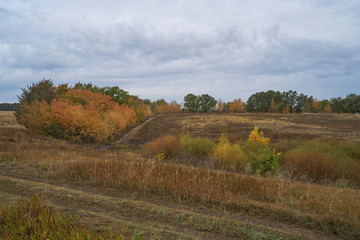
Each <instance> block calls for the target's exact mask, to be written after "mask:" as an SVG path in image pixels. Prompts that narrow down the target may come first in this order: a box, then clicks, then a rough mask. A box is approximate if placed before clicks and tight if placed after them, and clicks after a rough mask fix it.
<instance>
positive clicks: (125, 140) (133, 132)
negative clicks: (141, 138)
mask: <svg viewBox="0 0 360 240" xmlns="http://www.w3.org/2000/svg"><path fill="white" fill-rule="evenodd" d="M154 118H155V117H151V118H149V119H148V120H146V121H145V122H143V123H141V124H139V125H138V126H136V127H134V128H133V129H131V130H130V131H129V132H128V133H127V134H125V136H123V137H122V138H121V139H120V140H118V141H116V142H113V143H110V144H106V145H102V146H99V147H98V148H100V149H107V148H111V147H113V146H116V145H119V144H126V143H128V142H129V139H130V138H131V137H132V136H134V135H135V134H136V133H137V132H138V131H139V130H140V129H142V128H143V127H144V126H145V125H146V124H147V123H149V122H150V121H152V120H153V119H154Z"/></svg>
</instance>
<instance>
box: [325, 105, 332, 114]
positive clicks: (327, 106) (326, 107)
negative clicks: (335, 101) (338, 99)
mask: <svg viewBox="0 0 360 240" xmlns="http://www.w3.org/2000/svg"><path fill="white" fill-rule="evenodd" d="M324 112H326V113H331V112H332V109H331V106H330V103H328V104H327V105H326V106H325V107H324Z"/></svg>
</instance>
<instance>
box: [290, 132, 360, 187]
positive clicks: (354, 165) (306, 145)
mask: <svg viewBox="0 0 360 240" xmlns="http://www.w3.org/2000/svg"><path fill="white" fill-rule="evenodd" d="M359 149H360V144H356V143H354V142H340V141H337V140H329V139H314V140H308V141H302V142H299V143H298V144H297V146H295V147H294V148H293V149H291V150H289V151H288V152H287V154H286V155H285V157H284V160H283V162H284V165H285V167H286V169H287V170H288V171H290V173H291V174H292V176H293V177H294V178H298V179H299V178H302V179H307V180H309V181H314V182H326V183H340V184H342V185H344V184H345V186H346V185H350V186H355V187H359V186H360V174H359V173H360V153H359V152H360V150H359Z"/></svg>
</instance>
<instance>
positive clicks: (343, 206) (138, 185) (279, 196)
mask: <svg viewBox="0 0 360 240" xmlns="http://www.w3.org/2000/svg"><path fill="white" fill-rule="evenodd" d="M58 174H59V176H61V177H67V178H69V179H71V180H72V181H74V180H77V181H79V182H85V183H92V184H97V185H101V186H107V187H116V188H122V189H128V190H131V191H139V192H144V193H149V194H155V195H159V196H166V197H173V198H174V199H178V198H181V199H192V200H196V201H202V202H208V203H209V202H212V203H216V202H217V203H219V204H224V205H228V206H232V207H234V208H239V207H240V208H241V206H243V205H244V203H245V204H246V203H247V204H250V205H251V202H252V203H253V204H255V205H258V204H260V205H262V204H264V205H263V206H264V208H268V209H271V210H268V211H276V210H274V209H278V210H277V211H278V214H279V215H281V216H282V217H284V218H287V220H288V221H292V222H294V223H297V222H298V221H300V220H301V217H300V220H299V213H298V212H297V211H299V212H301V213H302V216H303V221H304V222H307V224H310V225H311V224H314V225H315V228H319V229H320V230H322V231H325V232H326V231H337V232H339V234H347V235H349V236H355V235H356V236H359V237H360V232H359V228H358V226H359V224H360V208H359V207H358V206H360V193H359V192H358V191H354V190H347V189H340V188H331V187H324V186H315V185H309V184H302V183H298V182H292V181H289V180H284V179H281V178H261V177H253V176H245V175H240V174H234V173H226V172H219V171H213V170H204V169H197V168H193V167H186V166H179V165H174V164H168V163H158V162H154V161H150V162H137V163H135V162H122V161H106V162H104V161H74V162H67V163H65V164H64V165H63V166H62V167H61V168H59V171H58ZM290 209H292V210H290ZM284 212H285V214H284ZM286 212H288V214H286ZM289 212H290V213H289ZM289 214H290V215H291V216H289ZM265 215H266V214H265ZM295 216H296V217H295ZM305 216H306V217H305ZM304 219H306V221H305V220H304ZM311 222H312V223H311ZM330 229H332V230H330Z"/></svg>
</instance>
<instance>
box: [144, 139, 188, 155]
mask: <svg viewBox="0 0 360 240" xmlns="http://www.w3.org/2000/svg"><path fill="white" fill-rule="evenodd" d="M144 150H145V155H146V156H147V157H154V156H156V155H158V154H164V155H165V156H164V157H165V158H170V157H174V156H177V155H180V154H181V153H182V151H183V148H182V145H181V142H180V140H179V138H177V137H174V136H170V135H168V136H164V137H161V138H157V139H155V140H153V141H151V142H148V143H146V144H145V146H144Z"/></svg>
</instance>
